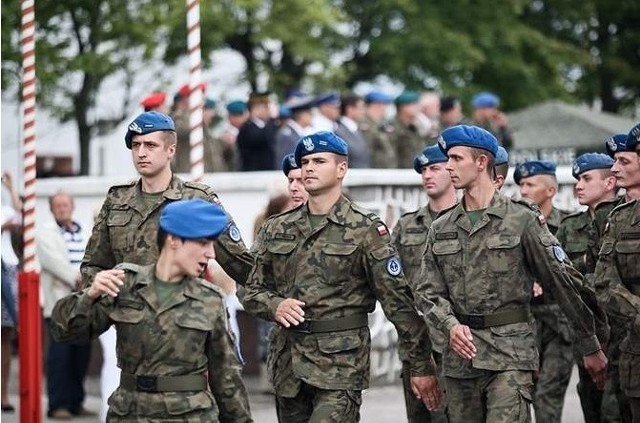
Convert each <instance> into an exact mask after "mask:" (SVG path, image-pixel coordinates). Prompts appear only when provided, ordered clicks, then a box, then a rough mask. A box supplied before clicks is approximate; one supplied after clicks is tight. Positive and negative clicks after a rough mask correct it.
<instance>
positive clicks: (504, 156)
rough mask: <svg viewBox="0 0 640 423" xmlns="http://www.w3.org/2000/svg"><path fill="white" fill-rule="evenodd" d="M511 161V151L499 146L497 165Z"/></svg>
mask: <svg viewBox="0 0 640 423" xmlns="http://www.w3.org/2000/svg"><path fill="white" fill-rule="evenodd" d="M507 163H509V153H507V150H505V149H504V147H503V146H501V145H499V146H498V152H497V153H496V166H500V165H503V164H507Z"/></svg>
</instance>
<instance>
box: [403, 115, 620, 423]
mask: <svg viewBox="0 0 640 423" xmlns="http://www.w3.org/2000/svg"><path fill="white" fill-rule="evenodd" d="M439 143H440V146H441V148H442V149H443V151H445V152H447V154H448V157H449V161H448V163H447V170H448V171H449V173H450V175H451V178H452V181H453V185H454V187H456V188H459V189H464V196H463V200H462V201H461V202H460V203H458V205H456V206H455V207H454V208H453V209H451V210H449V211H448V212H446V213H445V214H443V215H441V216H440V217H438V218H437V219H436V220H435V221H434V222H433V223H432V225H431V228H430V230H429V235H428V237H427V245H426V249H425V253H424V259H423V263H422V275H421V278H420V283H419V284H418V286H417V287H416V290H415V292H414V295H415V297H416V302H417V304H418V305H419V308H420V309H421V310H423V311H424V313H425V316H427V318H429V319H431V320H432V322H433V324H434V325H435V326H436V327H437V328H439V329H440V330H442V331H443V332H444V333H445V335H448V338H449V345H448V346H446V347H445V349H444V353H443V364H444V373H445V387H446V393H447V410H448V415H449V420H450V421H451V422H465V423H469V422H491V423H496V422H516V421H517V422H529V421H531V416H530V411H529V405H530V403H531V400H532V394H533V372H534V371H535V370H537V368H538V352H537V349H536V342H535V335H534V332H533V328H532V324H531V313H530V311H529V302H530V300H531V296H532V288H533V286H532V276H533V277H535V278H537V279H538V280H544V281H545V282H546V285H545V286H546V288H547V290H548V291H549V292H552V293H554V294H556V296H557V298H558V301H559V304H560V305H561V307H562V309H563V311H564V312H565V314H566V315H567V316H568V317H569V319H570V322H571V324H572V326H573V329H574V332H575V335H576V343H575V346H576V348H577V349H578V351H580V353H581V355H582V356H583V357H584V358H583V360H584V363H585V368H586V369H587V370H588V371H589V372H590V374H591V375H592V377H593V378H594V379H596V380H597V382H598V383H599V384H600V385H604V373H605V369H606V362H607V360H606V357H605V356H604V354H603V352H602V350H601V347H600V343H599V341H598V338H597V337H596V334H595V325H594V316H593V314H592V313H591V311H590V309H589V307H588V306H587V305H586V304H585V303H584V302H583V301H582V299H581V294H583V295H584V296H585V298H587V299H588V301H589V304H590V305H591V306H592V307H595V308H596V309H597V305H596V304H595V296H594V294H593V292H582V291H584V287H583V286H582V284H581V280H580V278H579V274H578V273H577V272H576V271H575V269H574V268H573V267H571V264H570V262H569V261H568V259H567V258H566V255H565V254H564V251H563V250H562V248H561V247H560V246H559V245H558V243H557V240H556V239H555V237H554V236H553V235H552V234H551V233H550V232H549V230H548V229H547V226H546V225H545V223H544V220H543V219H542V218H541V217H540V215H539V211H538V209H537V208H536V207H535V206H532V205H531V204H530V203H528V202H526V201H516V200H512V199H510V198H508V197H505V196H503V195H501V194H499V193H498V192H496V189H495V185H494V181H493V169H492V168H493V164H494V157H495V154H496V152H497V148H498V143H497V140H496V139H495V137H494V136H493V135H492V134H491V133H489V132H487V131H486V130H483V129H481V128H478V127H473V126H465V125H461V126H454V127H452V128H449V129H447V130H445V131H443V132H442V135H441V138H440V142H439ZM538 421H540V420H538Z"/></svg>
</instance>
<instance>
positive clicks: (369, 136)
mask: <svg viewBox="0 0 640 423" xmlns="http://www.w3.org/2000/svg"><path fill="white" fill-rule="evenodd" d="M364 100H365V103H366V105H367V113H366V115H365V118H364V121H363V122H362V123H361V124H360V131H362V134H363V135H364V137H365V139H366V140H367V144H368V146H369V153H370V155H371V167H372V168H374V169H379V168H388V169H395V168H397V167H398V159H397V157H396V149H395V146H394V144H393V141H392V138H393V132H394V128H393V126H391V125H390V124H389V123H387V122H385V119H386V117H385V116H386V111H387V107H388V106H389V104H391V102H392V98H391V97H389V96H388V95H386V94H384V93H382V92H379V91H372V92H370V93H369V94H367V95H366V96H365V98H364Z"/></svg>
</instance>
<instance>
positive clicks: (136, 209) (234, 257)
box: [80, 112, 253, 285]
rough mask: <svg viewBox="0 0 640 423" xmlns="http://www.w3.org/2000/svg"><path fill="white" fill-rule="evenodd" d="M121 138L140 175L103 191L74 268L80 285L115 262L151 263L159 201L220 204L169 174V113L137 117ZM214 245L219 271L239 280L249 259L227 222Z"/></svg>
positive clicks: (171, 133) (171, 141)
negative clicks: (81, 255)
mask: <svg viewBox="0 0 640 423" xmlns="http://www.w3.org/2000/svg"><path fill="white" fill-rule="evenodd" d="M125 142H126V145H127V147H128V148H130V149H131V150H132V157H133V161H134V165H135V167H136V169H137V171H138V173H139V174H140V176H141V178H140V179H139V180H138V181H134V182H130V183H128V184H123V185H115V186H112V187H111V188H110V189H109V193H108V194H107V198H106V200H105V201H104V203H103V205H102V209H101V210H100V213H99V214H98V217H97V218H96V220H95V224H94V227H93V232H92V234H91V238H90V239H89V242H88V244H87V249H86V252H85V256H84V258H83V259H82V265H81V266H80V271H81V273H82V279H83V282H84V284H85V285H87V284H89V283H91V281H93V280H95V279H96V278H97V279H100V278H101V276H99V272H101V271H103V270H107V269H112V268H113V267H114V266H115V265H116V264H118V263H122V262H125V261H126V262H130V263H136V264H140V265H146V264H151V263H153V262H154V260H155V259H156V257H157V256H158V247H157V245H156V244H155V234H156V233H157V231H158V216H159V215H160V209H161V208H162V206H164V205H165V204H167V203H169V202H171V201H176V200H182V199H191V198H203V199H205V200H207V201H209V202H212V203H216V204H219V203H220V201H219V200H218V197H217V195H216V194H215V193H214V192H213V190H212V189H211V188H210V187H209V186H207V185H204V184H200V183H196V182H185V181H182V180H181V179H180V178H178V177H176V176H174V175H173V174H172V173H171V168H170V162H171V159H172V157H173V155H174V152H175V142H176V141H175V126H174V123H173V121H172V120H171V118H170V117H169V116H167V115H163V114H160V113H157V112H145V113H143V114H141V115H139V116H138V117H137V118H136V119H135V120H134V121H133V122H132V123H131V124H130V125H129V130H128V131H127V135H126V137H125ZM215 247H216V256H217V258H218V262H219V263H220V264H221V266H222V267H223V269H224V270H225V271H226V272H227V273H228V274H229V276H231V277H232V278H233V279H234V280H235V281H237V282H238V283H240V284H242V283H244V281H245V280H246V279H247V276H248V274H249V271H250V270H251V267H252V265H253V257H252V256H251V254H250V253H249V251H248V250H247V249H246V247H245V245H244V243H243V242H242V237H241V236H240V231H239V230H238V227H237V226H236V225H235V223H234V222H233V220H230V221H229V224H228V226H227V229H226V230H225V232H224V233H223V234H222V235H221V236H220V237H219V238H218V239H217V240H216V241H215Z"/></svg>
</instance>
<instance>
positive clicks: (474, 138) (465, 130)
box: [438, 125, 498, 157]
mask: <svg viewBox="0 0 640 423" xmlns="http://www.w3.org/2000/svg"><path fill="white" fill-rule="evenodd" d="M438 145H439V146H440V149H441V150H442V152H443V153H444V154H447V152H448V151H449V149H450V148H451V147H457V146H464V147H472V148H481V149H483V150H487V151H488V152H490V153H491V154H493V156H494V157H495V156H496V154H497V153H498V140H497V139H496V137H494V136H493V134H492V133H491V132H489V131H487V130H486V129H482V128H480V127H478V126H471V125H456V126H452V127H450V128H447V129H445V130H444V131H442V134H440V137H438Z"/></svg>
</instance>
